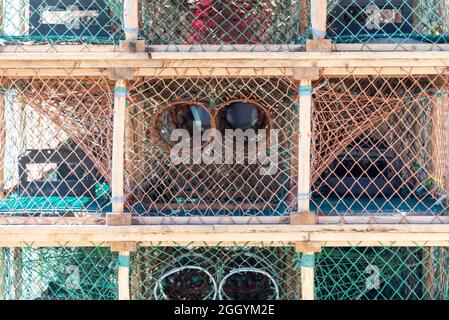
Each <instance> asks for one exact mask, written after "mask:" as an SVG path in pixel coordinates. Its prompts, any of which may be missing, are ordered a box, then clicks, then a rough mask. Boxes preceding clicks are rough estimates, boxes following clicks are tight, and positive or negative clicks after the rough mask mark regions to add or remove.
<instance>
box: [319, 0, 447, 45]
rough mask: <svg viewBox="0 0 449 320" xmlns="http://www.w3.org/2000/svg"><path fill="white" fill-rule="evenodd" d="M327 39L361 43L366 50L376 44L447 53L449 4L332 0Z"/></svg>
mask: <svg viewBox="0 0 449 320" xmlns="http://www.w3.org/2000/svg"><path fill="white" fill-rule="evenodd" d="M327 36H328V37H329V38H330V39H332V40H333V41H335V42H337V43H351V44H354V43H359V44H360V43H362V44H363V46H360V47H358V48H359V49H360V48H361V49H365V50H366V49H368V50H370V49H374V48H375V46H376V44H390V45H393V46H392V47H390V48H392V49H393V50H410V49H411V50H415V49H416V48H417V46H416V45H420V44H427V46H426V47H427V48H428V49H437V50H438V49H439V50H447V48H448V46H447V44H448V43H449V2H447V1H438V0H430V1H421V0H419V1H413V0H406V1H404V0H329V1H328V25H327ZM385 48H386V47H383V50H385ZM420 48H423V46H420ZM345 50H351V49H350V47H349V46H348V47H346V48H345Z"/></svg>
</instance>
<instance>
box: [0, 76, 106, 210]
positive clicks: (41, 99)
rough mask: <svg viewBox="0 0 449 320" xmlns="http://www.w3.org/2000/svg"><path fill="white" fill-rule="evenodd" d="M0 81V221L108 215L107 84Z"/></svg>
mask: <svg viewBox="0 0 449 320" xmlns="http://www.w3.org/2000/svg"><path fill="white" fill-rule="evenodd" d="M0 80H1V87H0V102H1V105H0V106H1V108H0V109H1V111H2V112H1V116H2V125H1V126H0V130H1V132H0V136H1V140H2V141H1V147H0V154H1V159H2V161H3V162H2V163H4V168H3V170H2V174H3V175H2V179H1V181H2V194H1V200H0V212H1V214H0V215H1V216H2V217H8V216H22V217H43V216H50V217H87V216H89V214H95V213H97V214H98V213H101V212H105V211H107V210H108V208H109V206H110V187H109V183H110V179H111V154H112V152H111V148H112V106H113V99H114V98H113V83H110V82H109V81H107V80H105V79H102V78H97V79H93V78H81V79H78V78H70V77H67V78H65V79H59V80H56V79H55V80H49V79H43V78H42V79H40V78H37V77H36V78H33V79H11V78H6V77H5V78H1V79H0Z"/></svg>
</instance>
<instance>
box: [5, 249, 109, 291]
mask: <svg viewBox="0 0 449 320" xmlns="http://www.w3.org/2000/svg"><path fill="white" fill-rule="evenodd" d="M0 252H1V255H0V298H1V299H6V300H10V299H14V300H16V299H21V300H111V299H116V298H117V259H116V256H115V254H113V253H111V251H110V249H109V248H101V247H93V248H68V247H58V248H56V247H52V248H28V247H27V248H4V249H2V250H1V251H0Z"/></svg>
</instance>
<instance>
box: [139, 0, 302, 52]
mask: <svg viewBox="0 0 449 320" xmlns="http://www.w3.org/2000/svg"><path fill="white" fill-rule="evenodd" d="M309 6H310V5H309V1H308V0H274V1H267V0H217V1H213V0H163V1H157V0H143V1H141V25H142V26H141V29H142V33H143V37H144V38H145V40H146V42H147V44H150V45H163V46H165V47H164V48H165V49H164V50H168V51H177V50H200V51H202V50H218V51H221V50H235V49H237V48H240V50H249V51H253V50H267V49H269V50H290V49H293V46H291V45H295V44H303V43H304V42H305V39H306V38H307V36H308V30H309ZM236 45H251V46H249V47H248V46H247V47H245V46H236Z"/></svg>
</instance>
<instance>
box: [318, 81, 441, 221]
mask: <svg viewBox="0 0 449 320" xmlns="http://www.w3.org/2000/svg"><path fill="white" fill-rule="evenodd" d="M316 87H317V89H316V90H315V94H314V97H313V103H314V108H313V113H314V116H313V119H314V120H313V121H314V129H313V131H314V132H313V145H314V148H313V154H312V158H313V170H312V183H313V186H312V206H313V210H316V211H318V212H320V213H323V214H331V215H341V216H344V215H351V214H365V215H378V214H398V215H414V214H419V215H439V214H446V213H447V212H448V190H449V189H448V185H449V184H448V180H447V177H448V176H447V174H448V171H449V170H448V166H447V164H448V159H449V153H448V150H449V149H448V146H449V135H448V128H449V126H448V110H449V101H448V82H447V78H446V77H443V76H408V77H402V78H394V77H383V76H380V75H379V76H373V77H346V78H331V77H329V78H323V79H321V80H320V81H319V82H317V84H316Z"/></svg>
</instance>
